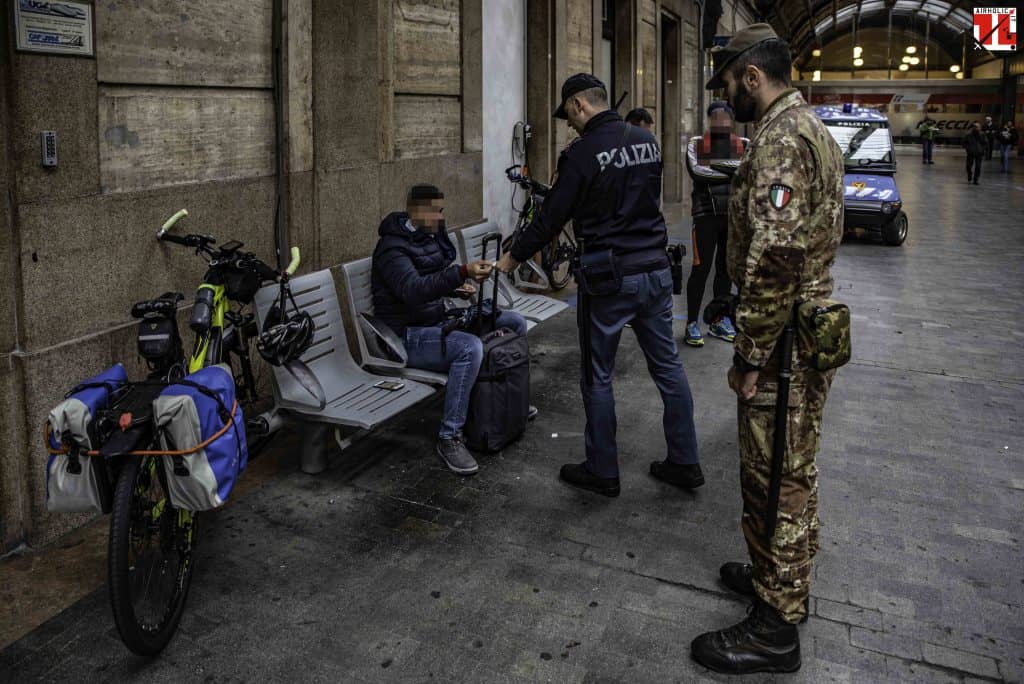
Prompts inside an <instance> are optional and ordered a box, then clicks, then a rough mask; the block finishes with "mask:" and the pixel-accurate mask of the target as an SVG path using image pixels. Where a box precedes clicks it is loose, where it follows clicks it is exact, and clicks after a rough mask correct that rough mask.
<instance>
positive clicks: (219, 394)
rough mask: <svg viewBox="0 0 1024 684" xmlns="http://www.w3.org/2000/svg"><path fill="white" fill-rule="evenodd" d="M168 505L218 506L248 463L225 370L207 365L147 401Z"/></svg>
mask: <svg viewBox="0 0 1024 684" xmlns="http://www.w3.org/2000/svg"><path fill="white" fill-rule="evenodd" d="M153 421H154V425H155V427H156V432H157V439H158V441H159V443H160V448H161V449H163V450H166V451H172V452H186V453H184V454H180V455H174V456H164V457H163V465H164V473H165V474H166V475H167V489H168V492H167V493H168V494H169V495H170V497H171V502H172V503H173V504H174V505H175V506H176V507H178V508H181V509H184V510H187V511H206V510H210V509H212V508H217V507H218V506H222V505H224V503H225V502H226V501H227V499H228V496H229V495H230V494H231V490H232V488H233V487H234V486H235V481H236V480H237V479H238V475H239V473H241V472H242V471H243V470H244V469H245V465H246V463H247V462H248V450H247V448H246V443H245V419H244V418H243V416H242V407H241V406H239V405H238V404H237V403H236V402H235V381H234V378H233V377H232V376H231V371H230V369H228V368H227V367H226V366H223V365H218V366H210V367H208V368H203V369H202V370H199V371H196V372H195V373H192V374H191V375H188V376H186V377H185V378H183V379H182V380H179V381H177V382H176V383H174V384H172V385H169V386H168V387H166V388H165V389H164V390H163V391H162V392H160V395H159V396H158V397H157V398H156V399H154V400H153Z"/></svg>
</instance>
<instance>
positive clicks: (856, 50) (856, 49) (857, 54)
mask: <svg viewBox="0 0 1024 684" xmlns="http://www.w3.org/2000/svg"><path fill="white" fill-rule="evenodd" d="M862 52H864V48H862V47H861V46H859V45H857V46H854V48H853V56H854V57H860V53H862Z"/></svg>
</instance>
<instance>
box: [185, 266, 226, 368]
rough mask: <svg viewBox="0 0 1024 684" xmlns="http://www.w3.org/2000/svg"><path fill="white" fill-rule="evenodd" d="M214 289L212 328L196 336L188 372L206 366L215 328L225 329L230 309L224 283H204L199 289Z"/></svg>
mask: <svg viewBox="0 0 1024 684" xmlns="http://www.w3.org/2000/svg"><path fill="white" fill-rule="evenodd" d="M203 289H207V290H213V315H212V316H211V317H210V329H209V330H208V331H207V332H206V334H204V335H197V336H196V345H195V349H194V350H193V351H192V356H191V358H189V360H188V372H189V373H195V372H196V371H198V370H202V369H203V368H204V367H205V366H206V353H207V352H208V351H209V350H210V337H211V336H212V335H213V331H214V329H215V328H220V329H221V330H223V329H224V314H225V313H227V310H228V298H227V297H226V296H225V294H224V286H223V285H211V284H210V283H203V284H202V285H200V286H199V290H200V291H201V290H203Z"/></svg>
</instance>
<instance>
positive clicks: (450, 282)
mask: <svg viewBox="0 0 1024 684" xmlns="http://www.w3.org/2000/svg"><path fill="white" fill-rule="evenodd" d="M443 212H444V194H443V193H442V192H441V191H440V190H438V189H437V188H436V187H434V186H433V185H417V186H415V187H413V188H412V189H411V190H410V191H409V196H408V202H407V211H406V212H394V213H391V214H388V215H387V216H386V217H384V220H383V221H382V222H381V224H380V228H379V230H378V233H379V235H380V239H379V240H378V241H377V247H376V249H374V251H373V270H372V282H371V286H372V288H373V310H374V314H375V315H376V316H377V318H379V319H380V320H382V321H383V322H384V323H386V324H387V325H388V326H389V327H391V329H392V330H394V331H395V333H396V334H397V335H398V336H399V337H400V338H402V339H404V341H405V349H406V352H407V354H408V365H409V366H411V367H413V368H422V369H425V370H431V371H436V372H440V373H445V372H447V373H448V384H447V385H446V391H445V398H444V418H443V420H442V421H441V427H440V430H438V439H437V453H438V455H439V456H440V457H441V459H442V460H443V461H444V462H445V464H446V465H447V466H448V468H449V469H450V470H451V471H452V472H454V473H457V474H459V475H472V474H473V473H475V472H476V471H477V470H478V466H477V463H476V460H474V458H473V456H472V454H470V453H469V451H468V450H467V449H466V446H465V445H464V444H463V443H462V427H463V425H465V424H466V413H467V411H468V410H469V395H470V392H471V391H472V389H473V384H474V383H475V382H476V377H477V374H478V373H479V371H480V364H481V362H482V361H483V344H482V343H481V341H480V338H479V337H477V336H476V335H473V334H472V333H468V332H462V331H459V330H455V331H452V332H450V333H448V335H447V336H445V335H444V333H443V331H442V329H441V324H442V322H443V321H444V315H445V303H444V298H445V297H451V296H459V297H462V298H464V299H468V298H470V297H471V296H472V295H473V293H474V292H475V291H476V288H475V287H474V286H473V285H472V284H471V283H466V281H467V280H469V279H472V280H474V281H476V282H478V283H479V282H484V281H485V280H487V279H488V277H489V276H490V274H491V268H492V263H491V262H489V261H483V260H481V261H473V262H471V263H468V264H462V265H459V264H456V263H455V246H454V245H452V242H451V240H450V239H449V238H448V234H447V233H446V232H445V229H444V219H443V218H442V216H443ZM497 326H498V327H499V328H510V329H511V330H514V331H515V332H516V333H518V334H520V335H525V334H526V320H525V319H524V318H523V317H522V316H520V315H519V314H517V313H515V312H513V311H502V312H501V313H500V314H498V318H497ZM531 412H535V409H532V408H531Z"/></svg>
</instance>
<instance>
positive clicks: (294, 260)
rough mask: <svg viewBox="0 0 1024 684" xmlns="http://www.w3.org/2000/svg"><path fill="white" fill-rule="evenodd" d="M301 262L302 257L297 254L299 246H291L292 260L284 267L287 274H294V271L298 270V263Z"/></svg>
mask: <svg viewBox="0 0 1024 684" xmlns="http://www.w3.org/2000/svg"><path fill="white" fill-rule="evenodd" d="M301 263H302V257H301V256H299V248H298V247H292V260H291V263H289V264H288V268H286V269H285V272H286V273H287V274H288V275H295V272H296V271H298V270H299V264H301Z"/></svg>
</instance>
